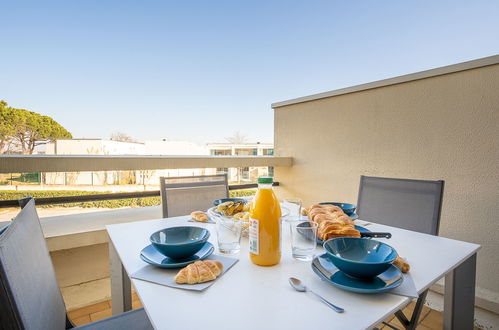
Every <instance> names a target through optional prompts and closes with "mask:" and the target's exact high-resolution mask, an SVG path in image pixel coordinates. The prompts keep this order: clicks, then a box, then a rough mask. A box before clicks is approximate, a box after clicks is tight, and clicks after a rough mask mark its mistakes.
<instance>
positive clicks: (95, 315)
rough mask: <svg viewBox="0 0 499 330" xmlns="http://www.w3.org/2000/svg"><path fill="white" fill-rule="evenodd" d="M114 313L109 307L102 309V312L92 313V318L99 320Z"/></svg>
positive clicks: (93, 320)
mask: <svg viewBox="0 0 499 330" xmlns="http://www.w3.org/2000/svg"><path fill="white" fill-rule="evenodd" d="M112 314H113V313H112V311H111V308H108V309H105V310H102V311H100V312H97V313H93V314H90V320H91V321H92V322H95V321H98V320H102V319H105V318H106V317H111V316H112Z"/></svg>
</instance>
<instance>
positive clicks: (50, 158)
mask: <svg viewBox="0 0 499 330" xmlns="http://www.w3.org/2000/svg"><path fill="white" fill-rule="evenodd" d="M292 164H293V159H292V158H291V157H278V156H138V155H132V156H107V155H106V156H101V155H67V156H64V155H29V156H27V155H4V156H0V173H12V172H14V173H29V172H81V171H127V170H157V169H184V168H217V167H258V166H292Z"/></svg>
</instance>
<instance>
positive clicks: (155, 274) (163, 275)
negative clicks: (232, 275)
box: [130, 254, 239, 291]
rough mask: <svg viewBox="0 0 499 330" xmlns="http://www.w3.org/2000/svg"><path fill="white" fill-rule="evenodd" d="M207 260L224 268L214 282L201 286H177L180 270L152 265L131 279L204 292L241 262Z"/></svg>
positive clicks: (229, 259)
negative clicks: (218, 263) (176, 276)
mask: <svg viewBox="0 0 499 330" xmlns="http://www.w3.org/2000/svg"><path fill="white" fill-rule="evenodd" d="M205 260H218V261H220V262H221V263H222V264H223V266H224V268H223V270H222V273H221V274H220V275H219V276H218V277H217V278H216V279H215V280H214V281H210V282H205V283H200V284H177V283H176V282H175V280H174V279H173V278H174V277H175V275H177V273H178V272H179V270H180V269H165V268H158V267H154V266H152V265H147V266H144V267H142V268H141V269H139V270H138V271H136V272H135V273H133V274H132V275H130V277H132V278H135V279H138V280H143V281H147V282H152V283H157V284H161V285H166V286H169V287H172V288H178V289H185V290H193V291H203V290H206V289H207V288H209V287H210V286H212V285H213V283H215V282H216V281H218V279H220V277H222V276H223V275H224V274H225V273H226V272H227V271H228V270H229V269H230V268H231V267H232V266H234V265H235V264H236V263H237V262H238V261H239V260H238V259H234V258H229V257H224V256H219V255H215V254H212V255H211V256H209V257H208V258H206V259H205Z"/></svg>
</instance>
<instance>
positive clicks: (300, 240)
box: [287, 218, 317, 261]
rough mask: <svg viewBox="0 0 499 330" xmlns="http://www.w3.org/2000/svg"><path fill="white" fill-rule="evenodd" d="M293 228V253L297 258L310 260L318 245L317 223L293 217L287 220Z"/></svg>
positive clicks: (291, 228)
mask: <svg viewBox="0 0 499 330" xmlns="http://www.w3.org/2000/svg"><path fill="white" fill-rule="evenodd" d="M287 222H288V223H289V228H290V230H291V253H292V255H293V258H295V259H297V260H303V261H310V260H312V259H313V258H314V253H315V247H316V246H317V242H316V239H317V224H316V223H315V222H309V221H304V220H301V219H300V218H292V219H289V220H287Z"/></svg>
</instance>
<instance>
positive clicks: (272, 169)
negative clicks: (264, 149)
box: [269, 166, 274, 177]
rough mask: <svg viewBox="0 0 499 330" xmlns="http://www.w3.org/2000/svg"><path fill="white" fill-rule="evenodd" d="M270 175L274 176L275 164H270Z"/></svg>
mask: <svg viewBox="0 0 499 330" xmlns="http://www.w3.org/2000/svg"><path fill="white" fill-rule="evenodd" d="M269 176H271V177H274V166H269Z"/></svg>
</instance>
